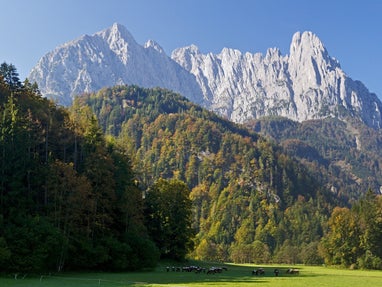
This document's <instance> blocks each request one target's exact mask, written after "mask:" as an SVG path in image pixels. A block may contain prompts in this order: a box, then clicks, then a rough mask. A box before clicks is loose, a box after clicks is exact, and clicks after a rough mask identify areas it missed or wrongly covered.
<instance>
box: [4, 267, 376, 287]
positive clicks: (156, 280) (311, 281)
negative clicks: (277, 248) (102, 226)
mask: <svg viewBox="0 0 382 287" xmlns="http://www.w3.org/2000/svg"><path fill="white" fill-rule="evenodd" d="M215 266H223V265H221V264H220V265H215ZM224 266H225V267H227V269H228V270H227V271H223V272H222V273H218V274H213V275H211V274H205V273H199V274H195V273H194V272H191V273H190V272H173V271H170V272H167V271H166V266H164V265H162V266H159V267H158V268H156V270H153V271H148V272H132V273H63V274H59V275H43V276H37V275H35V276H29V275H27V276H25V278H22V277H21V275H19V276H18V279H17V280H16V279H15V278H14V276H13V275H8V276H6V275H3V276H1V277H0V286H1V287H16V286H17V287H24V286H25V287H37V286H39V287H69V286H73V287H90V286H104V287H111V286H116V287H123V286H134V287H147V286H151V287H160V286H174V287H175V286H176V287H185V286H190V287H213V286H234V287H236V286H237V287H247V286H259V287H260V286H269V287H279V286H282V287H321V286H322V287H324V286H328V287H382V271H363V270H344V269H332V268H326V267H311V266H298V267H297V268H298V269H299V271H300V273H299V274H298V275H297V274H294V275H291V274H286V272H285V271H286V270H287V268H288V266H262V267H264V269H265V275H260V276H256V275H252V274H251V271H252V270H253V269H254V268H256V267H254V266H250V265H224ZM203 267H207V268H208V267H210V266H207V265H204V266H203ZM275 268H278V269H279V270H280V273H279V276H278V277H276V276H275V275H274V273H273V271H274V269H275ZM294 268H296V266H294Z"/></svg>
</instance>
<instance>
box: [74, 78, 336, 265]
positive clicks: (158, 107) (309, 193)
mask: <svg viewBox="0 0 382 287" xmlns="http://www.w3.org/2000/svg"><path fill="white" fill-rule="evenodd" d="M75 104H79V105H80V106H81V105H85V104H86V105H89V106H90V107H91V109H92V110H93V111H94V113H95V114H96V115H97V118H98V119H99V121H100V123H101V125H102V127H103V128H104V130H105V131H106V132H107V133H109V134H112V135H113V136H115V137H116V141H117V142H118V144H119V145H120V146H124V147H126V148H127V151H128V154H129V155H130V157H131V159H132V165H133V167H134V171H135V172H136V174H137V175H138V178H139V181H140V186H141V187H142V188H145V187H146V186H150V185H151V184H152V182H153V181H154V180H155V179H156V178H159V177H163V178H177V179H179V180H182V181H184V182H185V183H186V184H187V185H188V186H189V188H190V189H191V199H192V201H193V208H194V220H193V224H194V228H195V230H196V233H197V235H196V240H195V244H196V249H195V251H194V254H193V255H194V256H195V257H196V258H200V259H208V260H233V261H236V262H251V261H258V262H264V261H270V260H271V258H273V260H275V261H279V262H287V263H295V262H314V263H317V262H318V261H320V259H319V256H318V251H317V245H318V242H319V240H320V239H321V237H322V236H323V233H324V229H325V228H326V223H327V220H328V218H329V215H330V212H331V210H332V208H333V207H334V206H335V205H337V204H339V201H338V199H337V198H336V197H335V196H333V194H331V193H330V192H328V190H327V189H326V187H325V185H323V184H322V183H321V182H318V181H317V180H315V179H314V178H313V177H312V176H311V175H310V174H309V173H308V172H307V170H306V169H305V168H303V167H302V165H299V164H297V162H296V161H294V160H292V159H291V158H289V157H288V156H287V155H285V154H284V153H282V152H281V149H280V148H278V147H276V146H274V145H272V144H270V143H269V142H268V141H266V140H265V139H264V138H262V137H259V136H258V135H257V134H256V133H253V132H250V131H249V130H248V129H245V128H243V127H242V126H239V125H236V124H233V123H231V122H229V121H226V120H223V119H221V118H219V117H217V116H216V115H214V114H213V113H211V112H208V111H206V110H204V109H201V108H200V107H198V106H196V105H194V104H192V103H191V102H189V101H188V100H186V99H185V98H183V97H181V96H179V95H177V94H174V93H172V92H170V91H167V90H162V89H143V88H139V87H135V86H130V87H127V86H119V87H114V88H107V89H102V90H101V91H99V92H97V93H93V94H87V95H81V97H80V98H78V99H77V102H76V103H75ZM255 250H260V251H255ZM308 250H309V253H308ZM307 254H309V256H308V255H307ZM306 257H309V258H306Z"/></svg>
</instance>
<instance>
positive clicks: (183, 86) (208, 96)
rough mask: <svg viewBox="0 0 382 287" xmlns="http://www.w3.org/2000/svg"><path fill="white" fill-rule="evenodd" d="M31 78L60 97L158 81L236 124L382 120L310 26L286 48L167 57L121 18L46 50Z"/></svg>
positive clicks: (182, 52) (194, 51)
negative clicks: (281, 119)
mask: <svg viewBox="0 0 382 287" xmlns="http://www.w3.org/2000/svg"><path fill="white" fill-rule="evenodd" d="M28 78H29V80H30V81H31V82H37V84H38V86H39V88H40V91H41V93H42V94H43V95H44V96H46V97H48V98H52V99H54V100H55V101H56V102H57V103H58V104H61V105H70V104H71V102H72V100H73V98H74V97H75V96H76V95H80V94H82V93H84V92H91V91H97V90H99V89H100V88H102V87H105V86H114V85H118V84H135V85H139V86H142V87H147V88H152V87H163V88H167V89H170V90H173V91H175V92H178V93H180V94H182V95H183V96H185V97H187V98H188V99H190V100H191V101H193V102H194V103H197V104H200V105H202V106H203V107H206V108H207V109H209V110H211V111H214V112H216V113H217V114H219V115H221V116H223V117H225V118H226V119H229V120H231V121H234V122H237V123H245V122H248V121H250V120H253V119H258V118H261V117H264V116H282V117H286V118H289V119H291V120H294V121H298V122H303V121H306V120H311V119H324V118H331V117H335V118H339V119H341V120H346V119H347V118H349V117H351V118H352V119H353V120H354V119H355V120H359V121H361V122H363V123H365V124H366V125H367V126H369V127H372V128H374V129H380V128H381V126H382V114H381V113H382V103H381V101H380V100H379V99H378V97H377V95H375V94H374V93H370V92H369V91H368V89H367V88H366V87H365V86H364V85H363V84H362V83H361V82H360V81H354V80H352V79H351V78H350V77H349V76H347V75H346V73H345V72H344V71H343V70H342V69H341V66H340V64H339V62H338V61H337V60H336V59H334V58H333V57H331V56H330V55H329V53H328V51H327V50H326V48H325V47H324V45H323V43H322V42H321V41H320V39H319V38H318V37H317V36H316V35H315V34H314V33H312V32H309V31H307V32H303V33H300V32H297V33H295V35H294V36H293V38H292V42H291V45H290V53H289V55H282V54H281V52H280V50H279V49H277V48H270V49H268V51H267V52H266V55H265V56H263V55H262V54H261V53H256V54H251V53H248V52H247V53H243V52H241V51H239V50H235V49H230V48H223V49H222V51H221V52H220V53H219V54H213V53H208V54H203V53H201V52H200V51H199V49H198V47H196V46H195V45H191V46H188V47H183V48H178V49H175V50H174V51H173V52H172V54H171V56H168V55H166V53H165V52H164V50H163V48H162V47H161V46H160V45H159V44H158V43H156V42H155V41H152V40H149V41H147V42H146V43H145V44H144V45H140V44H138V43H137V42H136V41H135V40H134V38H133V36H132V35H131V34H130V33H129V31H128V30H127V29H126V28H125V27H124V26H122V25H120V24H113V25H112V26H111V27H110V28H107V29H105V30H103V31H100V32H98V33H95V34H94V35H91V36H89V35H84V36H81V37H80V38H78V39H76V40H73V41H71V42H69V43H66V44H63V45H62V46H59V47H57V48H56V49H54V50H53V51H51V52H49V53H48V54H46V55H45V56H43V57H42V58H41V59H40V61H39V62H38V64H37V65H36V66H35V67H34V68H33V69H32V71H31V73H30V75H29V77H28Z"/></svg>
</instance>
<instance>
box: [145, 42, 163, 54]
mask: <svg viewBox="0 0 382 287" xmlns="http://www.w3.org/2000/svg"><path fill="white" fill-rule="evenodd" d="M143 47H144V48H145V49H154V50H155V51H157V52H158V53H160V54H165V51H164V50H163V48H162V47H161V46H160V45H159V44H158V43H157V42H155V41H153V40H148V41H147V42H146V43H145V44H144V46H143Z"/></svg>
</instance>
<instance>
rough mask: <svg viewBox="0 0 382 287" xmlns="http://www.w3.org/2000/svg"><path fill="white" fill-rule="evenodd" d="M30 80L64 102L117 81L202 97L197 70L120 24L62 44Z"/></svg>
mask: <svg viewBox="0 0 382 287" xmlns="http://www.w3.org/2000/svg"><path fill="white" fill-rule="evenodd" d="M29 79H30V80H31V81H32V82H34V81H35V82H37V83H38V86H39V88H40V91H41V93H42V95H44V96H46V97H49V98H52V99H54V100H56V101H57V102H58V103H59V104H62V105H70V104H71V102H72V99H73V97H74V96H76V95H78V94H82V93H84V92H90V91H97V90H99V89H101V88H103V87H105V86H114V85H116V84H136V85H139V86H143V87H167V88H168V89H171V90H174V91H177V92H179V93H181V94H183V95H185V96H187V97H189V98H190V99H192V100H194V101H195V102H198V100H199V99H201V98H202V95H201V91H200V88H199V86H198V85H197V83H196V81H195V77H194V76H193V75H192V74H190V73H189V72H188V71H186V70H184V69H183V68H182V67H181V66H179V65H178V64H177V63H175V62H174V61H173V60H171V59H170V58H169V57H168V56H167V55H166V54H165V52H164V51H163V49H162V48H161V47H160V46H159V45H158V44H157V43H156V42H154V41H151V40H150V41H147V42H146V43H145V45H144V46H141V45H139V44H138V43H137V42H136V41H135V40H134V38H133V37H132V35H131V34H130V33H129V31H127V29H126V28H125V27H123V26H122V25H119V24H114V25H113V26H111V27H110V28H108V29H105V30H103V31H101V32H98V33H96V34H94V35H92V36H89V35H84V36H82V37H80V38H79V39H76V40H74V41H72V42H69V43H66V44H64V45H62V46H60V47H57V48H56V49H55V50H53V51H52V52H50V53H48V54H46V55H45V56H43V57H42V58H41V59H40V61H39V62H38V64H37V65H36V66H35V67H34V68H33V69H32V71H31V73H30V75H29Z"/></svg>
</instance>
